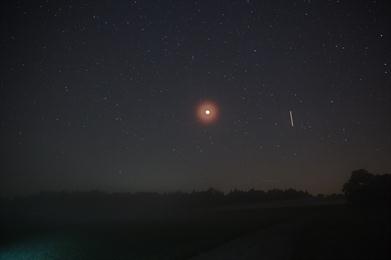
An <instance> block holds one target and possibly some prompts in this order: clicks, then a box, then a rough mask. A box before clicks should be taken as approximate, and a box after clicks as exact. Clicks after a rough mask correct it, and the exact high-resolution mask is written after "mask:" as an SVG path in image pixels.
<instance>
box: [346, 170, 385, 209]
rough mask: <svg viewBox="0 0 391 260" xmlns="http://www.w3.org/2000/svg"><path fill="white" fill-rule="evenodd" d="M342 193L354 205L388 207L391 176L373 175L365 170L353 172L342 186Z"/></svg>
mask: <svg viewBox="0 0 391 260" xmlns="http://www.w3.org/2000/svg"><path fill="white" fill-rule="evenodd" d="M343 192H344V194H345V196H346V199H347V200H348V201H349V202H350V203H352V204H354V205H360V206H370V205H379V204H381V205H389V204H390V202H391V175H390V174H383V175H374V174H372V173H369V172H368V171H367V170H365V169H359V170H355V171H353V172H352V175H351V176H350V178H349V180H348V182H346V183H345V184H344V186H343Z"/></svg>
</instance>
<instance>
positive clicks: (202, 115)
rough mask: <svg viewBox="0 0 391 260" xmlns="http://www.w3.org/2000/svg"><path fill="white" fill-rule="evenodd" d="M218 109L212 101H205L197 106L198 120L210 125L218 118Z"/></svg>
mask: <svg viewBox="0 0 391 260" xmlns="http://www.w3.org/2000/svg"><path fill="white" fill-rule="evenodd" d="M218 112H219V111H218V107H217V105H216V103H214V102H212V101H203V102H201V103H199V104H198V106H197V118H198V120H199V121H200V122H201V123H204V124H210V123H213V122H215V121H216V120H217V118H218Z"/></svg>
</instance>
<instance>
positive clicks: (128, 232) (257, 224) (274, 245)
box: [0, 200, 390, 259]
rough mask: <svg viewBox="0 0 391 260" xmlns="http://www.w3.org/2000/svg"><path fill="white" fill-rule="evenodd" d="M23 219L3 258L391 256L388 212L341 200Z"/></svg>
mask: <svg viewBox="0 0 391 260" xmlns="http://www.w3.org/2000/svg"><path fill="white" fill-rule="evenodd" d="M3 213H4V212H3ZM21 213H23V212H19V213H18V214H16V213H13V214H6V213H4V214H2V222H1V225H2V226H1V229H2V232H1V246H0V259H389V257H390V250H389V244H390V226H389V222H388V214H389V213H388V212H387V211H386V210H382V209H379V208H370V209H365V210H364V209H356V208H352V207H350V206H348V205H346V204H345V203H341V202H340V201H337V202H332V201H331V202H330V201H329V202H326V203H325V202H319V201H308V200H302V201H300V200H298V201H294V202H276V203H264V204H256V205H246V206H238V207H234V206H233V207H213V208H208V209H201V208H197V209H193V210H189V209H188V210H181V209H175V210H173V209H170V210H164V209H155V210H150V211H148V212H144V213H145V214H144V213H142V212H141V213H140V212H137V214H136V213H135V215H134V217H129V216H128V215H127V216H126V217H123V214H122V212H121V211H120V210H119V211H118V212H110V214H107V216H109V215H110V216H111V217H110V218H108V217H104V218H102V217H99V216H96V215H94V214H93V213H91V216H90V218H87V217H85V216H83V218H80V219H78V218H73V219H72V217H71V216H66V218H63V217H62V216H61V214H59V213H58V212H56V213H53V214H52V215H50V216H41V215H39V214H38V213H37V216H35V217H32V215H31V213H30V215H29V217H28V218H26V217H23V214H21ZM56 214H57V215H56ZM143 214H144V215H143ZM33 215H34V214H33Z"/></svg>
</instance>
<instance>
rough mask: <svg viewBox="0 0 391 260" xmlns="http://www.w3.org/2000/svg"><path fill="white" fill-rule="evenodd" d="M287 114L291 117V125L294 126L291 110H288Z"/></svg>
mask: <svg viewBox="0 0 391 260" xmlns="http://www.w3.org/2000/svg"><path fill="white" fill-rule="evenodd" d="M289 116H290V118H291V126H292V127H294V125H293V115H292V110H289Z"/></svg>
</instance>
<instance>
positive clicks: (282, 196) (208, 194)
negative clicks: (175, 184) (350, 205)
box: [3, 188, 342, 207]
mask: <svg viewBox="0 0 391 260" xmlns="http://www.w3.org/2000/svg"><path fill="white" fill-rule="evenodd" d="M341 196H342V195H337V194H332V195H318V196H316V197H317V198H321V199H336V198H341ZM314 197H315V196H313V195H311V194H310V193H308V192H307V191H299V190H294V189H286V190H280V189H273V190H269V191H262V190H254V189H251V190H248V191H242V190H232V191H230V192H228V193H224V192H222V191H219V190H216V189H213V188H210V189H208V190H205V191H193V192H181V191H178V192H169V193H158V192H136V193H107V192H103V191H88V192H81V191H75V192H67V191H62V192H40V193H38V194H35V195H30V196H26V197H17V198H14V199H12V200H7V201H8V202H9V203H11V202H13V203H17V204H19V205H21V204H25V205H26V206H27V207H28V205H39V204H41V205H43V204H46V205H50V204H52V205H54V206H58V205H61V204H73V205H76V204H101V205H102V204H110V203H111V204H126V205H134V206H163V205H175V206H190V207H196V206H200V207H205V206H216V205H230V204H244V203H258V202H259V203H260V202H272V201H281V200H296V199H306V198H307V199H308V198H314ZM3 202H5V201H3Z"/></svg>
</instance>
